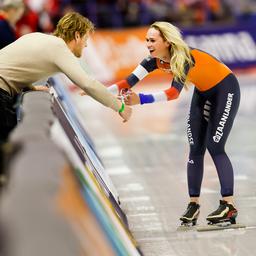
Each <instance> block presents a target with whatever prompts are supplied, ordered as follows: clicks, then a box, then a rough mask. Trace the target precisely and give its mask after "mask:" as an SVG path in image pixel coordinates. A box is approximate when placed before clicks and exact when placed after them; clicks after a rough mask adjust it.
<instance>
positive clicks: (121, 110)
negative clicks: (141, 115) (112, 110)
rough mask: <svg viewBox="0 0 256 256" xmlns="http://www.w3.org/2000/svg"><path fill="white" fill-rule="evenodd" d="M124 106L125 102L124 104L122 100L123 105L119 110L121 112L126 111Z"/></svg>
mask: <svg viewBox="0 0 256 256" xmlns="http://www.w3.org/2000/svg"><path fill="white" fill-rule="evenodd" d="M124 106H125V104H124V102H123V101H122V106H121V108H120V109H119V110H118V112H119V113H122V112H124Z"/></svg>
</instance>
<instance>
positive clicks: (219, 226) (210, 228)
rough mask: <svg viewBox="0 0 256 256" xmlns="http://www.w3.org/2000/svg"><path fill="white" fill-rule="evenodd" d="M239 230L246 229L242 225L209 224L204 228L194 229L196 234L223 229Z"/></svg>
mask: <svg viewBox="0 0 256 256" xmlns="http://www.w3.org/2000/svg"><path fill="white" fill-rule="evenodd" d="M239 228H246V226H245V225H244V224H225V225H223V223H221V224H210V225H205V226H199V227H196V230H197V231H198V232H204V231H214V230H223V229H239Z"/></svg>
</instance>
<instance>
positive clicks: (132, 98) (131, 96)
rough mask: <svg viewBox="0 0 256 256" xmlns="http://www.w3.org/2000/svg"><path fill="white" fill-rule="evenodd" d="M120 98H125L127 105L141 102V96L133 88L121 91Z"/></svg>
mask: <svg viewBox="0 0 256 256" xmlns="http://www.w3.org/2000/svg"><path fill="white" fill-rule="evenodd" d="M119 98H123V100H124V102H125V104H126V105H130V106H131V105H137V104H140V97H139V95H138V94H137V93H135V92H133V91H132V90H123V91H121V92H120V96H119Z"/></svg>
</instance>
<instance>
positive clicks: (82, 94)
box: [79, 90, 87, 96]
mask: <svg viewBox="0 0 256 256" xmlns="http://www.w3.org/2000/svg"><path fill="white" fill-rule="evenodd" d="M79 94H80V96H85V95H87V94H86V92H85V91H83V90H81V91H80V92H79Z"/></svg>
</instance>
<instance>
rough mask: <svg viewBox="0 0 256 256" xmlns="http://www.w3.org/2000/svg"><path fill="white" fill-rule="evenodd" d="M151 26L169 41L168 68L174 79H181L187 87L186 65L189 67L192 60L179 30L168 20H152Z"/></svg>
mask: <svg viewBox="0 0 256 256" xmlns="http://www.w3.org/2000/svg"><path fill="white" fill-rule="evenodd" d="M150 27H151V28H155V29H156V30H158V31H159V32H160V35H161V36H162V37H163V39H164V40H165V41H167V42H169V43H170V55H171V60H170V68H171V71H172V73H173V76H174V79H175V80H176V81H181V82H183V83H184V84H185V87H186V88H187V75H186V65H189V67H191V66H192V65H193V60H192V57H191V55H190V50H189V47H188V45H187V44H186V42H185V41H184V40H183V38H182V35H181V32H180V30H179V29H178V28H177V27H175V26H173V25H172V24H171V23H169V22H165V21H157V22H154V23H153V24H152V25H151V26H150Z"/></svg>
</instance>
